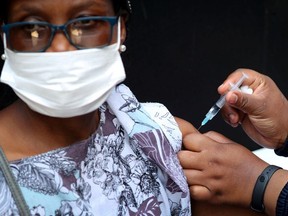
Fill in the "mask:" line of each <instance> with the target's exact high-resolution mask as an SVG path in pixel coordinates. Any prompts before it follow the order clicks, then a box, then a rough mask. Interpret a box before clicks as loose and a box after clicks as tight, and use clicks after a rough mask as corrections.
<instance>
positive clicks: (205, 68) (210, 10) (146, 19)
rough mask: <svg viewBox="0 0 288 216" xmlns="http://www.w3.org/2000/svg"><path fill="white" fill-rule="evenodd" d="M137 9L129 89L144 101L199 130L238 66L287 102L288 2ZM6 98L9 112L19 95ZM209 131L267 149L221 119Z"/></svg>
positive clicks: (169, 1)
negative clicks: (269, 83)
mask: <svg viewBox="0 0 288 216" xmlns="http://www.w3.org/2000/svg"><path fill="white" fill-rule="evenodd" d="M132 6H133V15H132V17H131V18H132V19H131V22H130V26H129V29H130V30H129V35H128V40H127V42H126V45H127V51H126V52H125V53H124V54H122V56H123V60H124V64H125V68H126V71H127V80H126V81H125V83H126V84H127V85H128V86H129V87H130V88H131V90H132V91H133V92H134V93H135V95H136V96H137V98H138V99H139V101H142V102H160V103H163V104H165V105H166V107H167V108H168V109H169V110H170V111H171V112H172V114H173V115H175V116H178V117H181V118H184V119H186V120H188V121H190V122H191V123H192V124H193V125H194V126H195V127H196V128H198V127H199V125H200V124H201V121H202V120H203V118H204V117H205V114H206V113H207V112H208V110H209V109H210V107H211V106H212V105H213V104H214V103H215V102H216V100H217V99H218V98H219V95H218V93H217V87H218V86H219V85H220V84H221V83H222V82H223V81H224V79H225V78H226V77H227V76H228V74H230V73H231V72H232V71H234V70H235V69H237V68H250V69H254V70H257V71H259V72H262V73H264V74H267V75H269V76H270V77H271V78H272V79H274V81H275V82H276V83H277V85H278V86H279V88H280V89H281V90H282V92H283V93H284V94H285V96H286V97H287V95H288V88H287V84H288V1H287V0H233V1H231V0H217V1H215V0H177V1H176V0H132ZM2 49H3V48H2ZM2 51H3V50H2ZM1 64H3V62H2V61H1ZM0 66H1V65H0ZM0 92H1V93H0V109H1V108H4V107H5V106H7V105H8V104H9V103H11V102H12V101H13V100H14V99H15V96H14V94H13V93H12V92H11V91H10V90H9V89H7V87H5V86H4V85H0ZM275 109H277V108H275ZM279 115H281V113H279ZM208 130H215V131H218V132H220V133H223V134H224V135H226V136H227V137H229V138H231V139H232V140H235V141H236V142H238V143H241V144H243V145H245V146H246V147H248V148H249V149H250V150H255V149H258V148H259V147H258V146H257V145H256V144H255V143H254V142H253V141H252V140H250V139H249V138H248V137H247V136H246V135H245V133H244V132H243V131H242V129H241V128H240V127H239V128H236V129H235V128H234V129H233V128H231V127H230V126H228V125H227V124H226V123H225V122H224V121H223V120H222V118H221V115H220V114H218V115H217V116H216V117H215V118H214V119H213V120H212V121H210V122H208V123H207V125H206V126H204V127H203V128H201V132H205V131H208Z"/></svg>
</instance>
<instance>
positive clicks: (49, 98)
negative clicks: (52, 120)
mask: <svg viewBox="0 0 288 216" xmlns="http://www.w3.org/2000/svg"><path fill="white" fill-rule="evenodd" d="M119 20H120V19H119ZM4 44H5V55H6V61H5V64H4V66H3V70H2V74H1V82H3V83H6V84H8V85H9V86H11V87H12V88H13V90H14V91H15V93H16V94H17V95H18V96H19V98H21V99H22V100H23V101H24V102H25V103H26V104H27V105H28V106H29V107H30V108H31V109H32V110H34V111H36V112H39V113H41V114H44V115H47V116H51V117H60V118H68V117H74V116H79V115H83V114H86V113H89V112H92V111H94V110H96V109H97V108H99V107H100V106H101V105H102V104H103V103H104V102H105V101H106V99H107V97H108V96H109V94H110V92H111V90H112V89H113V88H114V87H115V86H116V85H117V84H118V83H120V82H122V81H123V80H124V79H125V70H124V66H123V63H122V60H121V56H120V53H119V51H118V49H119V45H120V22H119V23H118V41H117V43H116V44H113V45H110V46H107V47H104V48H93V49H85V50H76V51H67V52H43V53H16V52H13V51H11V50H9V49H8V48H7V47H6V42H5V37H4Z"/></svg>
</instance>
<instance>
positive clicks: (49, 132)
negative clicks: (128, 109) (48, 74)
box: [0, 0, 126, 161]
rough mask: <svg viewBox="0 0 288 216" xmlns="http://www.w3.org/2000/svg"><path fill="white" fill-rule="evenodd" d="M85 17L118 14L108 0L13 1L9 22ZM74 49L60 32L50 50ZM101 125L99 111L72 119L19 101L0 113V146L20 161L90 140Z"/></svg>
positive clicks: (115, 36)
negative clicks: (37, 110) (36, 110)
mask: <svg viewBox="0 0 288 216" xmlns="http://www.w3.org/2000/svg"><path fill="white" fill-rule="evenodd" d="M83 16H115V12H114V10H113V5H112V3H111V2H110V1H107V0H73V1H71V0H62V1H61V3H59V1H58V0H49V1H42V0H13V1H11V4H10V8H9V17H8V22H9V23H13V22H21V21H46V22H50V23H53V24H56V25H61V24H64V23H66V22H67V21H68V20H70V19H73V18H78V17H83ZM123 20H124V19H123ZM121 21H122V20H121ZM125 37H126V28H125V22H124V21H122V22H121V43H123V42H124V40H125ZM116 40H117V25H115V27H114V34H113V39H112V41H113V43H115V42H116ZM72 50H76V48H75V47H74V46H72V45H71V44H70V43H69V41H68V40H67V39H66V37H65V35H64V34H63V32H57V33H56V35H55V37H54V39H53V42H52V44H51V46H50V47H49V48H48V49H47V50H46V52H63V51H72ZM98 124H99V115H98V111H97V110H95V111H94V112H91V113H88V114H85V115H82V116H77V117H72V118H52V117H49V116H45V115H41V114H39V113H36V112H34V111H33V110H31V109H30V108H29V107H28V106H27V105H26V104H25V103H23V102H22V101H21V100H18V101H16V102H14V103H13V104H12V105H10V106H9V107H7V108H6V109H4V110H2V111H1V112H0V131H1V133H0V140H1V144H0V145H1V147H2V148H3V150H4V152H5V154H6V156H7V158H8V160H10V161H12V160H17V159H20V158H24V157H28V156H32V155H36V154H41V153H44V152H47V151H50V150H53V149H57V148H61V147H65V146H68V145H71V144H73V143H75V142H77V141H80V140H84V139H87V138H88V137H89V136H90V135H91V134H92V133H93V132H94V131H95V130H96V129H97V127H98ZM15 135H17V136H15Z"/></svg>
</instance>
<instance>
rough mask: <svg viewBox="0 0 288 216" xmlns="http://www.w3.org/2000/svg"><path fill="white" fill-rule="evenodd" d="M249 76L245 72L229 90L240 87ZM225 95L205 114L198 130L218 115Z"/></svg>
mask: <svg viewBox="0 0 288 216" xmlns="http://www.w3.org/2000/svg"><path fill="white" fill-rule="evenodd" d="M246 78H248V76H247V75H246V74H245V73H243V76H242V77H241V78H240V79H239V80H238V82H236V83H235V84H231V86H232V87H231V89H230V90H229V91H234V90H236V89H238V88H239V87H240V86H241V85H242V83H243V81H244V80H245V79H246ZM225 96H226V94H225V95H222V96H221V97H220V98H219V99H218V101H217V102H216V103H215V104H214V105H213V106H212V107H211V109H210V110H209V111H208V113H207V114H206V115H205V118H204V120H203V121H202V123H201V125H200V127H199V128H198V130H200V128H201V127H202V126H203V125H205V124H206V123H207V122H208V121H209V120H211V119H212V118H213V117H214V116H216V114H217V113H218V112H219V110H220V109H221V108H222V107H223V106H224V104H225Z"/></svg>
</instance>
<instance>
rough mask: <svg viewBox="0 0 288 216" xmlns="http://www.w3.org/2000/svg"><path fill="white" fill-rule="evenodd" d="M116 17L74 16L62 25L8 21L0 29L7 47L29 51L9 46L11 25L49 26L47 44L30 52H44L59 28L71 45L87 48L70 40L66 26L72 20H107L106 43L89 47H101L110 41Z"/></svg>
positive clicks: (116, 20)
mask: <svg viewBox="0 0 288 216" xmlns="http://www.w3.org/2000/svg"><path fill="white" fill-rule="evenodd" d="M118 19H119V16H89V17H80V18H76V19H71V20H69V21H68V22H66V23H65V24H63V25H54V24H52V23H49V22H15V23H9V24H5V25H3V26H1V30H2V32H4V33H5V35H6V41H7V44H9V47H11V48H12V49H11V50H13V51H16V52H29V51H19V50H15V49H13V46H11V45H12V44H11V43H10V29H11V28H13V27H16V26H21V25H23V26H24V25H31V24H32V25H45V26H48V27H49V28H51V30H52V31H51V36H50V39H49V41H48V43H47V46H45V47H44V48H43V49H41V50H38V51H31V52H45V51H46V50H47V49H48V48H49V47H50V46H51V43H52V41H53V39H54V37H55V34H56V32H58V31H59V30H60V31H62V32H64V34H65V36H66V38H67V40H68V41H69V43H70V44H71V45H73V46H74V47H75V48H77V49H79V50H80V49H89V48H86V47H85V48H84V47H81V46H78V45H76V44H74V43H73V41H72V40H71V38H70V36H69V34H68V32H67V26H68V25H70V24H71V23H73V22H77V21H86V20H103V21H106V22H108V23H109V24H110V37H109V39H108V43H107V44H106V45H102V46H97V47H91V48H98V47H100V48H101V47H104V46H107V45H109V44H110V43H111V41H112V37H113V27H114V25H115V24H116V23H117V22H118Z"/></svg>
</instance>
